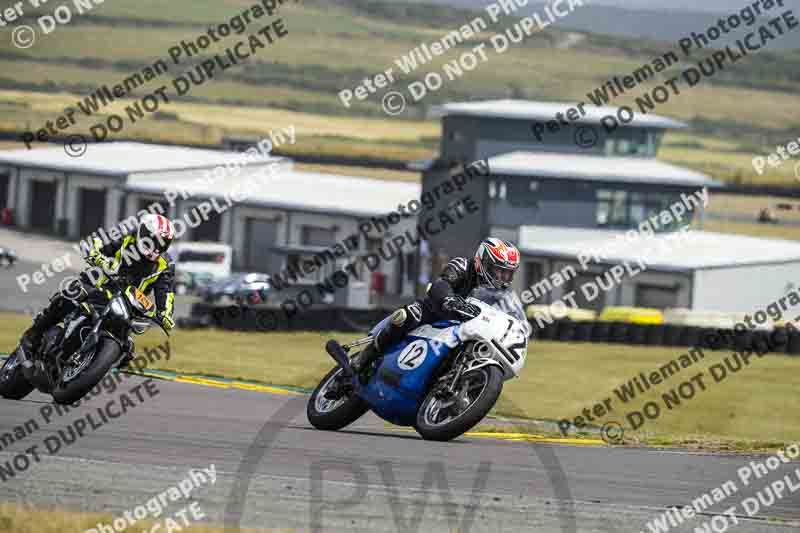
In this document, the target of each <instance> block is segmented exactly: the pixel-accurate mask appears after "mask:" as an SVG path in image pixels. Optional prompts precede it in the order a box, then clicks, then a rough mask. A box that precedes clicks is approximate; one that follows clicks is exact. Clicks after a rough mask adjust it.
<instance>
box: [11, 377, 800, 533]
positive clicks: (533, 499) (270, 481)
mask: <svg viewBox="0 0 800 533" xmlns="http://www.w3.org/2000/svg"><path fill="white" fill-rule="evenodd" d="M143 381H144V380H143V379H142V378H140V377H130V378H126V380H125V381H123V382H122V384H121V386H120V388H119V389H118V390H117V391H115V392H114V393H113V394H107V393H103V394H101V395H99V396H97V397H94V398H91V399H90V400H89V401H87V402H86V403H85V404H84V405H81V406H80V407H78V408H73V409H72V410H71V411H70V413H62V415H61V416H58V414H57V413H55V411H54V406H53V405H51V404H48V402H47V400H48V397H45V396H43V395H40V394H38V393H34V394H31V395H30V396H29V397H28V398H27V399H26V400H23V401H10V400H0V405H1V406H2V407H0V435H1V434H3V433H5V432H11V433H12V434H13V433H14V427H15V426H20V425H24V423H25V422H26V421H29V420H32V419H33V420H36V421H37V424H38V425H39V429H38V430H34V431H32V432H30V433H29V434H26V435H24V436H22V435H20V434H17V437H18V440H17V441H16V442H14V443H4V444H3V445H0V464H5V462H6V461H11V462H12V467H13V461H14V458H15V457H16V456H17V455H18V454H19V453H24V450H25V449H29V448H30V447H32V446H34V445H36V446H38V448H37V453H38V454H39V460H38V462H37V461H35V460H33V459H31V458H30V457H31V455H27V457H29V460H28V461H29V463H30V464H29V465H28V467H27V468H26V469H24V471H22V472H19V471H17V472H16V473H15V476H14V477H13V478H9V479H6V480H5V481H2V482H0V500H10V501H18V502H30V503H38V504H52V505H58V506H61V507H66V508H72V509H76V510H78V509H80V510H86V511H105V512H110V513H112V514H114V516H121V515H122V513H123V512H124V511H126V510H129V509H132V508H134V507H136V506H137V505H140V504H144V503H145V502H146V501H147V500H148V499H150V498H152V497H153V496H154V495H155V494H157V493H160V492H162V491H164V490H166V489H167V488H168V487H171V486H173V485H176V484H177V483H178V482H179V481H180V480H181V479H183V478H185V477H186V476H187V475H188V472H189V470H190V469H197V470H199V469H203V468H210V466H211V465H212V464H213V465H214V468H215V470H216V473H217V476H218V477H217V480H216V483H214V484H213V485H212V484H208V485H205V486H203V487H202V488H199V489H198V490H197V491H196V492H195V493H193V494H192V497H193V498H194V499H195V500H196V501H197V502H199V504H200V506H201V508H202V510H203V512H204V513H205V514H206V515H207V516H208V519H209V520H211V521H213V522H215V523H218V524H221V523H225V525H226V526H229V527H230V529H227V530H226V531H235V528H236V527H237V526H238V525H239V523H240V519H241V525H242V526H249V527H263V528H298V529H302V530H310V531H397V532H401V531H402V532H405V531H426V532H427V531H453V530H456V529H457V528H460V529H459V531H493V532H496V531H542V532H562V531H563V532H574V531H608V532H627V531H630V532H639V531H649V529H648V528H647V527H646V525H645V524H646V523H647V522H648V521H650V520H651V519H653V518H655V517H656V516H657V515H659V514H660V513H662V512H663V511H664V510H665V509H666V508H668V507H670V506H683V505H688V504H689V503H690V502H691V501H692V500H693V499H695V498H697V497H699V496H701V495H702V494H703V493H706V492H708V491H710V490H711V489H713V488H715V487H719V486H721V485H722V484H723V483H724V482H726V481H728V480H735V481H736V485H737V486H741V485H742V484H741V483H740V482H739V479H738V477H737V473H736V471H737V468H739V467H741V466H743V465H745V464H747V462H749V461H750V460H756V459H762V460H763V459H764V457H745V456H713V455H707V454H692V453H684V452H680V451H665V450H648V449H632V448H611V447H600V446H573V445H560V444H550V443H541V442H512V441H500V440H494V439H489V438H478V437H469V438H462V439H460V440H458V441H455V442H451V443H431V442H424V441H422V440H421V439H419V437H418V436H417V435H416V434H415V433H409V432H404V431H398V430H397V429H396V428H395V429H392V428H389V427H387V426H385V425H384V424H383V423H382V422H380V421H378V420H377V419H376V418H374V417H372V416H367V417H364V418H363V419H362V420H360V421H359V422H358V423H357V424H355V425H353V427H352V428H351V430H349V431H341V432H337V433H334V432H321V431H316V430H314V429H312V428H311V427H310V425H309V423H308V421H307V420H306V417H305V402H306V400H307V397H306V396H304V395H290V394H271V393H264V392H252V391H246V390H235V389H224V388H217V387H208V386H202V385H197V384H190V383H179V382H171V381H161V380H153V381H152V382H151V383H150V385H149V387H150V389H151V391H155V394H154V395H153V396H149V395H148V394H149V393H148V394H144V393H143V392H142V391H143V390H144V387H143V386H142V384H143ZM137 385H138V388H137V389H136V390H132V388H133V387H135V386H137ZM153 387H155V388H153ZM121 393H124V395H125V396H127V397H128V402H124V401H123V400H122V398H121V396H120V394H121ZM137 393H138V395H139V396H138V397H137ZM111 402H114V403H113V405H114V406H115V407H114V408H112V409H111V411H112V412H114V413H115V414H117V415H119V417H118V418H115V419H109V420H108V422H107V423H102V422H97V421H100V418H99V416H98V414H97V413H98V409H101V410H102V409H103V408H104V406H107V405H109V403H111ZM120 404H126V405H127V412H125V413H119V412H118V411H119V410H120V407H119V406H120ZM45 413H47V415H48V420H49V423H48V422H46V420H45V417H44V415H45ZM88 413H94V414H93V415H92V416H93V417H94V420H95V422H96V423H98V425H100V426H101V427H97V428H96V429H84V431H83V434H84V436H83V437H82V438H81V437H78V438H77V439H76V440H75V441H74V443H72V444H70V445H63V443H62V447H61V450H59V451H57V452H56V453H54V454H52V455H50V454H49V453H47V451H46V442H45V441H46V438H48V437H50V438H49V441H48V442H50V445H51V446H54V444H53V442H54V441H55V440H60V438H56V437H53V435H57V434H58V430H59V429H61V430H65V428H66V426H68V425H70V424H73V423H74V422H75V421H76V420H78V419H80V418H83V419H84V420H86V416H87V414H88ZM84 426H85V424H84ZM29 427H31V428H32V426H31V425H30V424H29ZM72 427H76V426H72ZM25 462H27V461H23V460H20V459H18V464H19V465H22V466H24V464H25ZM797 467H800V464H798V463H793V464H791V465H782V469H781V470H778V471H775V472H771V473H770V475H769V476H768V477H764V478H763V479H762V480H760V481H758V482H754V483H752V484H751V485H750V487H749V488H747V489H745V488H743V487H740V488H741V490H740V491H739V492H737V493H735V494H732V495H731V496H729V497H728V498H727V499H726V500H724V501H723V502H720V503H719V504H717V505H715V506H714V507H713V508H712V509H713V511H715V512H717V513H721V512H723V511H724V510H725V509H726V508H728V507H731V506H733V505H737V506H738V507H739V508H741V506H740V505H738V504H739V503H740V502H741V501H742V500H743V499H744V498H745V497H747V496H751V495H752V494H753V492H754V491H756V490H759V489H761V488H763V486H764V485H765V484H767V483H771V482H772V481H774V480H775V479H778V478H781V477H783V476H784V475H787V474H789V473H790V472H792V471H794V469H795V468H797ZM6 477H7V476H6ZM182 505H184V504H183V503H181V502H176V503H173V504H171V507H170V508H168V509H167V511H165V512H166V513H169V512H172V511H173V510H177V509H178V508H180V507H181V506H182ZM740 513H741V511H740ZM766 516H769V517H781V518H783V519H784V521H783V522H782V523H781V524H775V523H767V521H766V520H763V518H765V517H766ZM713 517H714V514H713V513H709V514H706V515H703V516H701V517H700V518H699V520H698V519H696V520H695V521H694V522H691V523H685V524H683V525H682V526H678V527H671V528H669V531H690V532H691V531H693V528H694V527H695V526H700V525H701V523H702V522H704V521H708V520H711V519H712V518H713ZM760 518H762V520H748V519H746V518H737V519H738V520H739V525H737V526H735V527H733V526H731V529H730V530H731V531H747V532H751V531H753V532H755V531H765V532H766V531H770V532H772V531H789V530H790V529H791V524H792V523H794V525H795V527H796V526H797V524H798V523H800V491H798V492H796V493H795V494H794V495H792V496H786V497H784V498H783V499H782V500H779V501H777V502H776V503H775V504H774V505H772V506H771V507H770V508H769V509H768V510H767V512H766V513H765V515H762V516H761V517H760ZM717 520H718V521H719V520H720V519H719V518H718V519H717ZM719 523H721V522H719ZM710 531H715V530H713V529H711V530H710ZM717 531H718V530H717Z"/></svg>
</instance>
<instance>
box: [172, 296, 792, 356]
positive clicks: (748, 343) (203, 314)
mask: <svg viewBox="0 0 800 533" xmlns="http://www.w3.org/2000/svg"><path fill="white" fill-rule="evenodd" d="M392 311H393V310H392V309H348V308H340V307H328V306H324V307H322V306H321V307H319V308H315V307H311V308H308V309H305V310H301V311H298V312H297V313H296V314H295V315H293V316H291V317H287V315H286V313H284V312H283V311H282V310H281V309H279V308H274V307H264V306H255V307H247V306H241V307H240V306H233V305H230V306H224V305H213V304H207V303H197V304H194V305H193V306H192V310H191V316H190V317H188V318H185V319H182V320H181V321H179V323H178V325H179V326H180V327H183V328H187V329H188V328H192V327H209V326H212V327H218V328H222V329H228V330H237V331H350V332H366V331H368V330H369V329H370V328H371V327H372V326H373V325H374V324H377V323H378V322H379V321H381V320H382V319H383V318H385V317H386V316H387V315H388V314H390V313H391V312H392ZM531 326H532V329H533V333H532V337H534V338H535V339H537V340H547V341H561V342H595V343H597V342H600V343H609V342H610V343H619V344H629V345H639V346H642V345H645V346H681V347H691V346H699V347H701V348H703V349H708V350H737V351H743V350H753V349H755V350H757V351H765V352H771V353H784V354H789V355H800V332H799V331H797V330H795V329H791V328H789V329H787V328H784V327H780V328H775V329H774V330H773V331H771V332H770V331H749V330H748V331H733V330H719V329H714V328H701V327H696V326H681V325H676V324H631V323H626V322H603V321H596V320H595V321H572V320H569V319H564V320H555V321H553V322H551V323H546V324H542V325H541V326H540V325H539V324H538V323H537V322H536V321H535V320H534V321H531Z"/></svg>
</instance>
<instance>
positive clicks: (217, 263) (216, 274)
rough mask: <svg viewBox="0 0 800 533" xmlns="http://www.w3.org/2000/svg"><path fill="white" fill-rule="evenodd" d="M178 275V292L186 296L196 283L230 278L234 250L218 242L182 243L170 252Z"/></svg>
mask: <svg viewBox="0 0 800 533" xmlns="http://www.w3.org/2000/svg"><path fill="white" fill-rule="evenodd" d="M170 255H172V257H173V258H174V259H175V270H176V273H177V278H178V279H177V283H176V285H181V287H177V286H176V292H178V294H184V293H185V292H186V288H187V285H191V286H193V285H195V284H196V283H194V281H197V282H199V281H200V280H201V279H202V280H203V281H211V280H218V279H223V278H227V277H230V275H231V261H232V258H233V249H232V248H231V247H230V246H229V245H227V244H222V243H218V242H180V243H176V244H175V245H174V246H173V247H172V249H171V250H170Z"/></svg>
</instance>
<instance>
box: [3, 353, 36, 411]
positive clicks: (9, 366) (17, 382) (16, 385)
mask: <svg viewBox="0 0 800 533" xmlns="http://www.w3.org/2000/svg"><path fill="white" fill-rule="evenodd" d="M33 389H34V386H33V385H31V384H30V383H29V382H28V380H27V379H25V376H24V375H22V365H21V364H20V361H19V359H18V356H17V350H14V352H13V353H12V354H11V355H9V356H8V359H6V361H5V363H3V367H2V368H0V396H2V397H3V398H8V399H9V400H21V399H22V398H24V397H25V396H27V395H28V394H30V393H31V392H32V391H33Z"/></svg>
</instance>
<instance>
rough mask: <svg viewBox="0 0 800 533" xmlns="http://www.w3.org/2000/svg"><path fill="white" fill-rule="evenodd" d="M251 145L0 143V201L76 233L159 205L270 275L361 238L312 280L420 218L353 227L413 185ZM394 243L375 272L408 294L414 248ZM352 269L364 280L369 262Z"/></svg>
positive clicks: (378, 214) (40, 222) (391, 205)
mask: <svg viewBox="0 0 800 533" xmlns="http://www.w3.org/2000/svg"><path fill="white" fill-rule="evenodd" d="M250 155H251V156H252V157H249V158H247V159H245V154H242V153H232V152H218V151H213V150H201V149H194V148H182V147H168V146H158V145H147V144H140V143H129V142H120V143H104V144H97V145H89V146H88V149H87V151H86V153H85V154H84V155H83V156H82V157H79V158H73V157H70V156H68V155H67V154H66V153H65V151H64V150H63V149H61V148H44V149H34V150H12V151H7V152H0V176H3V178H2V180H3V181H2V182H0V184H2V183H5V185H4V186H3V187H0V191H3V190H4V191H5V193H4V194H3V195H2V196H0V205H2V206H5V207H8V208H10V209H12V210H13V213H14V220H15V223H16V224H17V226H19V227H21V228H23V229H27V230H38V231H42V232H46V233H51V234H56V235H60V236H63V237H66V238H69V239H73V240H76V241H77V240H79V239H81V238H83V237H86V236H88V235H89V234H91V233H92V232H95V231H97V230H98V228H103V229H104V231H105V232H106V234H109V235H110V236H112V237H113V235H112V234H111V228H114V227H118V226H119V224H120V222H121V221H124V220H125V219H127V218H129V217H131V216H135V215H136V214H137V213H141V212H142V211H143V210H150V211H154V212H163V213H165V214H167V215H168V216H169V217H170V218H172V219H174V220H176V221H177V223H178V224H179V226H181V225H185V227H186V229H185V231H186V233H185V234H184V235H182V237H181V238H182V239H184V240H186V239H188V240H202V241H211V242H224V243H229V244H231V245H232V247H233V249H234V268H235V269H237V270H250V271H259V272H266V273H270V274H276V273H280V272H281V271H283V270H284V269H285V268H286V267H287V266H295V267H298V266H299V265H302V264H303V262H304V261H309V260H313V258H314V257H315V256H316V255H317V254H320V253H322V252H324V251H325V250H328V249H331V248H332V247H334V246H335V245H337V243H344V242H345V239H347V238H348V237H350V236H352V235H357V236H359V238H358V242H357V243H356V245H355V246H354V247H347V250H346V251H347V256H346V257H338V256H337V257H336V258H335V259H336V260H335V261H330V262H327V263H325V264H323V265H322V266H321V267H320V268H315V269H313V272H312V273H309V274H307V275H305V276H304V278H303V281H304V282H307V283H316V282H319V281H321V280H323V279H325V278H326V277H328V276H329V275H330V274H332V273H333V272H334V271H335V270H337V269H338V268H340V267H341V266H342V265H344V264H347V263H348V262H349V261H351V260H352V258H353V257H354V256H356V255H362V254H366V253H377V252H378V250H379V249H380V248H381V246H382V245H385V242H384V241H385V240H391V237H392V236H393V235H399V234H402V233H403V232H405V231H407V230H408V231H410V230H412V229H413V228H414V227H415V225H416V217H408V218H404V219H402V220H401V221H400V222H398V223H396V224H394V225H390V226H389V228H388V230H387V229H386V226H383V225H381V224H376V226H377V228H371V229H370V230H369V231H366V232H360V231H359V224H360V223H361V222H364V221H369V220H372V219H373V217H375V218H376V219H380V220H385V217H386V215H387V213H390V212H392V211H395V210H396V209H397V206H398V204H404V203H408V202H409V201H410V200H415V199H418V198H419V194H420V186H419V185H418V184H415V183H405V182H392V181H381V180H371V179H368V178H363V177H353V176H339V175H328V174H320V173H310V172H297V171H295V170H293V166H292V162H291V161H290V160H288V159H285V158H277V157H271V156H269V155H267V154H256V153H255V152H253V153H252V154H250ZM226 169H227V170H226ZM201 206H203V209H205V210H206V214H205V215H203V214H202V213H203V211H202V210H201V209H200V207H201ZM209 206H211V207H210V208H209ZM191 226H196V227H191ZM179 229H180V230H181V232H183V228H179ZM379 230H381V231H379ZM401 248H402V249H401V250H399V252H400V253H399V257H397V258H392V259H391V260H383V261H381V264H380V265H379V267H378V268H377V269H376V270H377V271H379V272H382V273H383V274H384V275H385V289H386V292H387V293H388V294H390V295H391V294H394V295H397V296H406V297H410V296H412V295H413V294H414V289H415V281H416V278H415V269H416V265H415V257H416V249H415V248H414V247H412V246H410V245H406V246H405V247H401ZM298 270H300V271H301V274H302V269H301V268H298ZM359 276H360V279H361V280H362V281H365V282H369V281H370V272H369V271H368V270H367V269H366V268H361V269H360V270H359Z"/></svg>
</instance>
